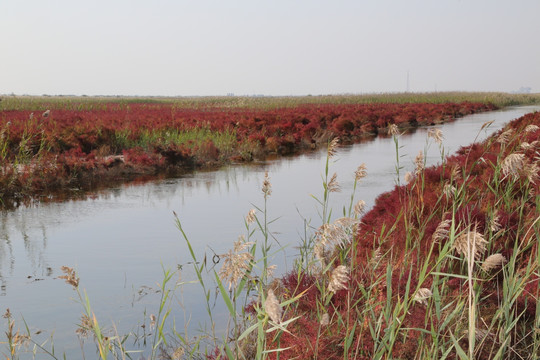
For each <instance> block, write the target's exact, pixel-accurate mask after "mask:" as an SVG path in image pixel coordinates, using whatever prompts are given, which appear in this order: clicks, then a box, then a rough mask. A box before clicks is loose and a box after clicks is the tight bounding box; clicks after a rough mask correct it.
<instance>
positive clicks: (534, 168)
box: [523, 161, 540, 184]
mask: <svg viewBox="0 0 540 360" xmlns="http://www.w3.org/2000/svg"><path fill="white" fill-rule="evenodd" d="M523 172H524V173H525V176H527V179H529V182H531V183H532V184H536V182H537V181H538V179H539V178H540V175H539V174H540V168H539V167H538V163H530V162H528V161H527V162H525V164H524V165H523Z"/></svg>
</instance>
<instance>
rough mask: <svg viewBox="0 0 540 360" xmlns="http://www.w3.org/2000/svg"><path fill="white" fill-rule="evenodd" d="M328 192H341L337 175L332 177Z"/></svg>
mask: <svg viewBox="0 0 540 360" xmlns="http://www.w3.org/2000/svg"><path fill="white" fill-rule="evenodd" d="M328 191H329V192H340V191H341V187H340V186H339V183H338V181H337V174H336V173H334V175H332V178H331V179H330V182H329V183H328Z"/></svg>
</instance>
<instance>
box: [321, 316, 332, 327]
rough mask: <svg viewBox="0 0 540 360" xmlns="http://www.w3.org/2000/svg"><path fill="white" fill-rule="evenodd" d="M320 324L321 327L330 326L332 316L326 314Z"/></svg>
mask: <svg viewBox="0 0 540 360" xmlns="http://www.w3.org/2000/svg"><path fill="white" fill-rule="evenodd" d="M320 324H321V326H328V324H330V316H329V315H328V313H324V314H323V316H321V321H320Z"/></svg>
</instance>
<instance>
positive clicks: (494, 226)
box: [489, 210, 501, 233]
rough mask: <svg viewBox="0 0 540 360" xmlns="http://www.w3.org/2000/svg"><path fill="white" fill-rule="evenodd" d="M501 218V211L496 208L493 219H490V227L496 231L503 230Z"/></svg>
mask: <svg viewBox="0 0 540 360" xmlns="http://www.w3.org/2000/svg"><path fill="white" fill-rule="evenodd" d="M499 218H500V216H499V212H498V211H497V210H495V212H493V216H492V218H491V220H490V221H489V229H490V230H491V231H492V232H494V233H495V232H497V231H499V230H501V224H500V223H499Z"/></svg>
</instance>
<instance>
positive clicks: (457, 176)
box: [450, 165, 461, 180]
mask: <svg viewBox="0 0 540 360" xmlns="http://www.w3.org/2000/svg"><path fill="white" fill-rule="evenodd" d="M450 176H451V178H452V179H453V180H459V179H461V169H460V168H459V166H458V165H454V166H453V167H452V173H451V174H450Z"/></svg>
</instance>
